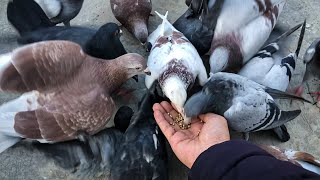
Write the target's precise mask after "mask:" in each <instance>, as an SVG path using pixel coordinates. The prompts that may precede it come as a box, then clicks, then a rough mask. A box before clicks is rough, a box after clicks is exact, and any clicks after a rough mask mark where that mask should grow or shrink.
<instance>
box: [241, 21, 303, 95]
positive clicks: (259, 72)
mask: <svg viewBox="0 0 320 180" xmlns="http://www.w3.org/2000/svg"><path fill="white" fill-rule="evenodd" d="M302 25H303V27H302V30H301V33H300V37H299V41H298V45H297V49H296V51H295V52H294V53H290V54H289V55H288V56H285V57H282V56H281V54H280V55H279V54H277V52H278V51H279V50H280V45H279V41H281V40H282V39H284V38H286V37H288V36H289V35H290V34H292V33H293V32H295V31H296V30H297V29H298V28H300V27H301V26H302ZM304 31H305V22H304V23H303V24H299V25H297V26H295V27H293V28H291V29H290V30H288V31H287V32H285V33H284V34H282V35H281V36H279V37H278V38H277V39H276V40H275V41H274V42H273V43H270V44H268V45H267V46H265V47H264V48H262V49H261V50H260V51H259V52H258V53H257V54H256V55H255V56H254V57H253V58H252V59H251V60H249V62H248V63H246V64H245V65H244V66H243V68H242V69H241V70H240V72H239V73H238V74H239V75H241V76H244V77H247V78H248V79H250V80H253V81H255V82H257V83H259V84H262V85H264V86H267V87H269V88H273V89H277V90H279V91H286V90H287V88H288V86H289V82H290V80H291V76H292V74H293V71H294V69H295V67H296V60H297V59H298V55H299V52H300V48H301V44H302V41H303V36H304Z"/></svg>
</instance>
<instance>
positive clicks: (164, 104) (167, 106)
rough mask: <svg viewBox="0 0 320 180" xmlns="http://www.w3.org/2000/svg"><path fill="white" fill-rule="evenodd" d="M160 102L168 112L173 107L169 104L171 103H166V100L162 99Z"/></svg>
mask: <svg viewBox="0 0 320 180" xmlns="http://www.w3.org/2000/svg"><path fill="white" fill-rule="evenodd" d="M160 104H161V106H162V107H163V108H164V109H165V110H166V111H167V112H168V113H170V112H171V111H172V110H174V109H173V107H172V106H171V104H170V103H168V102H167V101H162V102H161V103H160Z"/></svg>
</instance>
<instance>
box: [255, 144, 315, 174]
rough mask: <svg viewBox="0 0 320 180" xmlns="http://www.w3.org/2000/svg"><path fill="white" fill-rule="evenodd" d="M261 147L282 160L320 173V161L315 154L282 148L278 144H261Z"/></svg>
mask: <svg viewBox="0 0 320 180" xmlns="http://www.w3.org/2000/svg"><path fill="white" fill-rule="evenodd" d="M259 147H260V148H262V149H263V150H265V151H267V152H268V153H269V154H271V155H272V156H274V157H275V158H277V159H279V160H281V161H288V162H291V163H293V164H295V165H297V166H301V167H303V168H304V169H307V170H309V171H312V172H314V173H317V174H320V161H319V160H318V159H317V158H315V157H314V156H313V155H311V154H309V153H306V152H302V151H295V150H289V149H280V148H278V147H276V146H267V145H259Z"/></svg>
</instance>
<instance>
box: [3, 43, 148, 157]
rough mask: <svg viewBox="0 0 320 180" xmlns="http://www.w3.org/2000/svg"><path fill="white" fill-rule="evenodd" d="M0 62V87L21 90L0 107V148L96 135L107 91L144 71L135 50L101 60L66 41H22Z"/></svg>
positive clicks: (107, 107) (111, 108) (107, 110)
mask: <svg viewBox="0 0 320 180" xmlns="http://www.w3.org/2000/svg"><path fill="white" fill-rule="evenodd" d="M0 62H1V64H0V89H1V91H4V92H18V93H23V94H22V95H21V96H20V97H19V98H17V99H14V100H12V101H9V102H7V103H5V104H3V105H1V106H0V117H2V118H1V123H0V138H1V139H0V144H1V146H0V152H2V151H4V150H6V149H7V148H9V147H10V146H11V145H13V144H14V143H16V142H18V141H19V140H20V139H21V138H26V139H32V140H37V141H39V142H41V143H55V142H62V141H68V140H73V139H78V138H79V137H80V136H83V134H89V135H92V134H96V133H98V132H99V131H101V130H103V129H104V128H105V127H106V125H107V123H108V121H109V120H110V118H111V117H112V115H113V114H114V113H115V103H114V101H113V99H112V98H111V96H110V94H112V93H113V92H114V91H115V90H117V89H118V88H119V87H120V86H121V85H122V84H123V83H124V82H126V81H127V80H128V79H129V78H131V77H132V76H134V75H138V74H144V70H145V69H146V62H145V59H144V58H143V57H142V56H140V55H138V54H126V55H123V56H120V57H119V58H116V59H114V60H110V61H104V60H102V59H97V58H94V57H91V56H89V55H87V54H85V53H84V52H83V51H82V49H81V47H80V46H79V45H77V44H75V43H72V42H69V41H46V42H39V43H34V44H30V45H26V46H23V47H20V48H18V49H16V50H14V51H12V52H11V53H7V54H3V55H1V56H0ZM3 142H6V143H3Z"/></svg>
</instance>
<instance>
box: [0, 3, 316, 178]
mask: <svg viewBox="0 0 320 180" xmlns="http://www.w3.org/2000/svg"><path fill="white" fill-rule="evenodd" d="M7 2H8V0H1V1H0V53H5V52H8V51H10V50H12V49H13V48H15V47H17V46H18V45H17V43H16V42H15V40H16V37H17V33H16V32H15V31H14V29H13V28H12V27H11V26H10V25H9V23H8V22H7V17H6V4H7ZM185 9H186V6H185V5H184V0H157V1H153V11H154V10H157V11H158V12H160V13H165V11H169V20H170V21H171V22H174V20H175V19H177V18H178V17H179V15H180V14H182V12H184V11H185ZM319 16H320V1H319V0H307V1H299V0H290V1H288V3H287V5H286V6H285V9H284V11H283V12H282V14H281V17H280V20H279V22H278V23H279V24H281V25H282V26H284V27H286V28H289V27H290V26H293V25H296V24H297V23H300V22H302V21H303V20H304V18H307V21H308V25H307V30H306V34H305V41H304V43H303V48H302V54H303V53H304V51H305V49H306V48H307V46H308V45H309V44H310V43H311V41H312V40H313V39H315V38H316V37H319V36H320V19H319ZM231 18H232V17H230V19H231ZM110 21H112V22H117V21H116V19H115V18H114V17H113V15H112V12H111V9H110V5H109V1H108V0H85V2H84V5H83V8H82V10H81V12H80V14H79V15H78V16H77V17H76V18H75V19H74V20H73V21H71V24H72V25H82V26H88V27H99V26H101V25H102V24H104V23H106V22H110ZM159 23H160V19H159V18H158V17H156V16H153V17H151V18H150V28H149V29H150V32H151V31H152V30H154V29H155V28H156V26H157V25H158V24H159ZM297 38H298V33H296V34H294V35H292V36H291V37H290V38H289V42H290V43H289V47H287V48H288V51H293V50H294V49H295V46H296V42H297ZM121 40H122V42H123V44H124V46H125V48H126V49H127V50H128V52H136V53H140V54H142V55H144V56H145V57H147V54H146V52H145V51H144V50H143V48H142V47H141V46H140V44H139V43H138V41H137V40H136V39H134V38H133V37H132V36H131V35H130V34H129V33H128V32H127V31H124V36H123V37H122V38H121ZM304 71H305V67H303V65H302V63H301V59H299V62H298V65H297V70H296V71H295V73H294V76H293V81H292V82H291V86H295V85H297V84H298V83H299V82H301V80H302V76H303V73H304ZM140 79H141V80H142V79H143V77H140ZM140 82H141V83H140V84H139V85H138V86H136V89H137V91H136V95H137V98H136V101H138V100H139V99H140V97H141V96H142V95H143V92H144V91H145V87H144V85H143V81H140ZM316 85H318V82H317V81H312V82H310V83H309V86H310V88H311V89H313V91H315V90H317V89H316V88H317V86H316ZM129 86H130V82H129ZM14 97H16V95H13V94H5V93H1V94H0V103H3V102H6V101H8V100H10V99H12V98H14ZM304 97H305V98H307V99H309V100H311V97H310V96H309V95H307V94H304ZM136 101H135V102H130V105H131V106H132V107H135V104H136ZM120 103H121V102H119V104H120ZM122 103H123V102H122ZM281 107H282V108H284V109H298V108H301V109H302V113H301V115H300V116H299V117H298V118H296V119H295V120H293V121H292V122H290V123H288V125H287V127H288V131H289V132H290V134H291V139H290V141H289V142H286V143H280V142H279V141H278V140H277V139H276V138H275V137H274V136H273V135H272V133H270V132H259V133H253V134H251V139H250V141H252V142H254V143H263V144H272V145H277V146H280V147H282V148H293V149H297V150H304V151H307V152H309V153H312V154H314V155H316V156H317V157H320V151H319V144H320V140H319V138H320V120H319V118H318V117H319V108H318V107H316V106H312V105H309V104H303V103H301V102H293V103H292V104H290V103H288V102H285V101H284V102H281ZM232 138H234V139H236V138H241V135H239V134H236V133H232ZM169 159H170V163H169V174H170V179H187V173H188V171H187V169H186V167H184V166H183V165H182V164H181V163H180V162H179V161H178V160H177V158H176V157H175V155H174V154H172V153H171V152H170V154H169ZM0 179H3V180H5V179H13V180H20V179H23V180H26V179H32V180H38V179H39V180H40V179H75V178H74V177H73V176H72V175H71V174H69V173H66V172H65V171H63V170H61V169H59V168H57V167H55V166H54V164H53V163H52V161H50V160H49V159H46V158H45V157H44V155H43V154H41V153H40V152H38V151H36V150H32V149H30V148H27V147H26V143H23V142H22V143H19V144H18V145H16V146H14V147H12V148H10V149H9V150H7V151H5V152H4V153H2V154H0ZM96 179H105V177H100V178H96Z"/></svg>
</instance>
